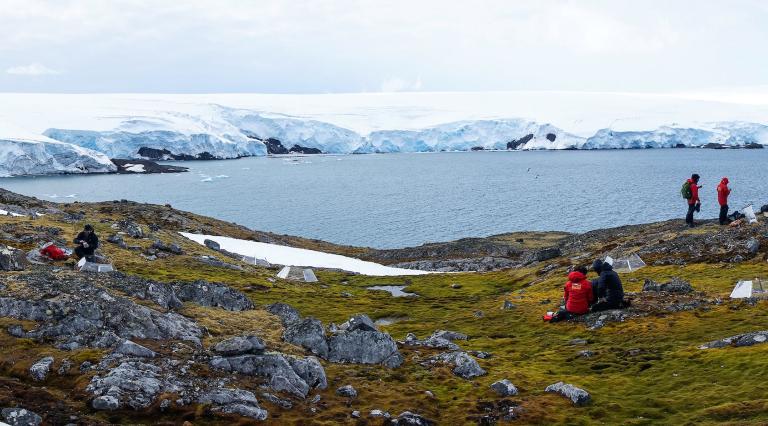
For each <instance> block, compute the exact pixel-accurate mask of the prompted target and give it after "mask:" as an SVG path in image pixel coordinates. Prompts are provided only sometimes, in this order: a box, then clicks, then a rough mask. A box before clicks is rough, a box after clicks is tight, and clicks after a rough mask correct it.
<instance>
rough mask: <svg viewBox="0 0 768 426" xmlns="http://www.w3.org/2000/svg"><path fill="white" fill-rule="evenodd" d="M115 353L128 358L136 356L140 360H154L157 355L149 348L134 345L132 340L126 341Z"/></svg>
mask: <svg viewBox="0 0 768 426" xmlns="http://www.w3.org/2000/svg"><path fill="white" fill-rule="evenodd" d="M115 353H118V354H123V355H127V356H135V357H140V358H154V357H155V356H157V354H156V353H155V352H154V351H152V350H151V349H149V348H146V347H144V346H141V345H140V344H138V343H134V342H132V341H130V340H125V341H124V342H123V343H121V344H120V346H118V347H117V348H116V349H115Z"/></svg>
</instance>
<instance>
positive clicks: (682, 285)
mask: <svg viewBox="0 0 768 426" xmlns="http://www.w3.org/2000/svg"><path fill="white" fill-rule="evenodd" d="M643 291H644V292H666V293H692V292H693V286H691V283H689V282H688V281H685V280H682V279H680V278H677V277H674V278H672V280H670V281H669V282H666V283H657V282H655V281H653V280H649V279H646V280H645V283H643Z"/></svg>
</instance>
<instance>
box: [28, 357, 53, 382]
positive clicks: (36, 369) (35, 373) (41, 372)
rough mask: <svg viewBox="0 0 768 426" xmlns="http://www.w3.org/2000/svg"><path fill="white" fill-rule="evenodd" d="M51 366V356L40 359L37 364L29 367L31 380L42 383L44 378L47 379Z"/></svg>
mask: <svg viewBox="0 0 768 426" xmlns="http://www.w3.org/2000/svg"><path fill="white" fill-rule="evenodd" d="M52 365H53V357H52V356H47V357H45V358H41V359H39V360H38V361H37V362H35V363H34V364H32V367H29V375H30V376H32V378H33V379H35V380H37V381H39V382H40V381H43V380H45V379H46V377H48V373H49V372H50V371H51V366H52Z"/></svg>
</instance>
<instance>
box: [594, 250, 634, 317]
mask: <svg viewBox="0 0 768 426" xmlns="http://www.w3.org/2000/svg"><path fill="white" fill-rule="evenodd" d="M592 269H593V270H594V271H595V272H597V273H598V274H599V275H600V277H598V279H597V297H598V302H597V303H595V304H594V305H592V312H598V311H606V310H608V309H621V308H625V307H627V303H626V302H625V301H624V287H623V286H622V285H621V278H619V274H617V273H616V271H614V270H613V266H612V265H611V264H610V263H608V262H603V261H602V260H596V261H595V262H594V263H593V264H592Z"/></svg>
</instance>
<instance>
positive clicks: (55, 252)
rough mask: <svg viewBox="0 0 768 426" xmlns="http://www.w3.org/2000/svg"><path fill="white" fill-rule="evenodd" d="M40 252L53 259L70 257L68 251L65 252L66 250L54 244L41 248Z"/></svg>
mask: <svg viewBox="0 0 768 426" xmlns="http://www.w3.org/2000/svg"><path fill="white" fill-rule="evenodd" d="M40 254H42V255H43V256H47V257H49V258H51V259H53V260H66V259H67V258H68V257H69V256H67V254H66V253H64V250H62V249H60V248H58V247H56V246H55V245H53V244H51V245H49V246H48V247H46V248H44V249H42V250H40Z"/></svg>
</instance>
